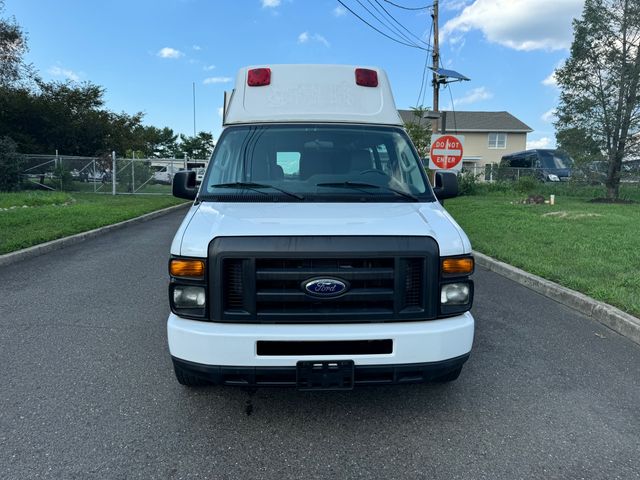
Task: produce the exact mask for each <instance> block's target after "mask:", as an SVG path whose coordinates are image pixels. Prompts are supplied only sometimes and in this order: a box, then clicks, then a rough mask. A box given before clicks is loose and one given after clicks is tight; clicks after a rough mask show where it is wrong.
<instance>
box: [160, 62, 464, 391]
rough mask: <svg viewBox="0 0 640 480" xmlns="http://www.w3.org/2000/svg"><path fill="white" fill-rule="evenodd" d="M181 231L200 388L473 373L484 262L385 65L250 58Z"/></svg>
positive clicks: (179, 257) (179, 284)
mask: <svg viewBox="0 0 640 480" xmlns="http://www.w3.org/2000/svg"><path fill="white" fill-rule="evenodd" d="M223 125H224V130H223V132H222V134H221V136H220V139H219V141H218V143H217V145H216V147H215V150H214V152H213V155H212V157H211V161H210V162H209V165H208V167H207V171H206V173H205V175H204V179H203V181H202V184H201V185H200V186H199V187H196V177H195V172H180V173H178V174H176V176H175V179H174V183H173V193H174V195H176V196H178V197H181V198H188V199H193V200H194V203H193V206H192V207H191V209H190V210H189V212H188V213H187V215H186V217H185V219H184V221H183V222H182V225H181V226H180V228H179V229H178V231H177V233H176V235H175V238H174V240H173V244H172V245H171V258H170V260H169V272H170V276H171V280H170V285H169V302H170V305H171V314H170V315H169V320H168V325H167V330H168V340H169V350H170V352H171V357H172V360H173V365H174V368H175V373H176V377H177V379H178V381H179V382H180V383H182V384H183V385H188V386H198V385H203V384H209V383H212V384H224V385H240V386H248V387H255V386H296V387H297V388H299V389H304V390H314V389H318V390H322V389H350V388H353V386H354V385H380V384H402V383H415V382H424V381H451V380H455V379H456V378H457V377H458V375H459V374H460V371H461V369H462V365H463V364H464V362H465V361H466V360H467V359H468V357H469V353H470V351H471V344H472V342H473V334H474V320H473V317H472V316H471V313H470V312H469V310H470V309H471V304H472V301H473V281H472V280H471V279H470V275H471V274H472V273H473V268H474V262H473V257H472V256H471V245H470V243H469V240H468V238H467V236H466V235H465V233H464V232H463V231H462V229H461V228H460V227H459V226H458V225H457V224H456V222H455V221H454V220H453V219H452V218H451V216H450V215H449V214H448V213H447V211H446V210H445V209H444V208H443V207H442V205H441V204H440V202H439V201H438V199H440V200H442V199H444V198H447V197H451V196H455V195H456V194H457V181H456V177H455V175H453V174H444V173H441V174H437V180H436V184H437V185H439V186H438V187H436V188H432V187H431V186H430V184H429V181H428V179H427V176H426V175H425V171H424V169H423V168H422V166H421V162H420V158H419V156H418V153H417V152H416V150H415V148H414V146H413V145H412V143H411V141H410V139H409V137H408V136H407V134H406V132H405V130H404V129H403V126H402V121H401V119H400V117H399V115H398V112H397V110H396V106H395V104H394V100H393V96H392V94H391V88H390V86H389V82H388V80H387V76H386V74H385V72H384V71H383V70H382V69H380V68H375V67H366V68H361V67H353V66H345V65H270V66H255V67H246V68H243V69H241V70H240V72H239V73H238V76H237V79H236V84H235V88H234V90H233V92H232V93H231V94H230V95H227V96H225V107H224V115H223Z"/></svg>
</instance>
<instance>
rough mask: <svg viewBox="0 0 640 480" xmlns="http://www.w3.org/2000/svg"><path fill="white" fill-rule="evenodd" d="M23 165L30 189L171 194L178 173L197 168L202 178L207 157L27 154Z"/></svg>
mask: <svg viewBox="0 0 640 480" xmlns="http://www.w3.org/2000/svg"><path fill="white" fill-rule="evenodd" d="M22 165H23V168H22V175H21V177H22V183H23V187H24V188H27V189H40V190H57V191H69V192H92V193H103V194H112V195H116V194H147V195H170V194H171V183H172V181H173V176H174V175H175V173H176V172H179V171H181V170H196V172H197V173H198V177H199V178H201V177H202V174H203V173H204V168H205V167H206V165H207V160H203V159H175V158H118V157H115V156H114V155H111V156H108V155H106V156H101V157H77V156H68V155H23V162H22Z"/></svg>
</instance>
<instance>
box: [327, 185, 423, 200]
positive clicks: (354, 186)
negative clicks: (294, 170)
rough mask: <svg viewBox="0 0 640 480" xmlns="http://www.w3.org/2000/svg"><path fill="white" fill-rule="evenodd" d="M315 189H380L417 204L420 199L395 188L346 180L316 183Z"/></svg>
mask: <svg viewBox="0 0 640 480" xmlns="http://www.w3.org/2000/svg"><path fill="white" fill-rule="evenodd" d="M316 187H337V188H353V189H355V190H362V191H364V190H363V189H364V188H381V189H382V190H387V191H388V192H392V193H395V194H396V195H400V196H402V197H405V198H409V199H411V200H413V201H414V202H419V201H420V199H419V198H418V197H416V196H415V195H412V194H410V193H407V192H403V191H402V190H397V189H395V188H391V187H387V186H385V185H375V184H373V183H364V182H351V181H349V180H347V181H346V182H329V183H318V184H316Z"/></svg>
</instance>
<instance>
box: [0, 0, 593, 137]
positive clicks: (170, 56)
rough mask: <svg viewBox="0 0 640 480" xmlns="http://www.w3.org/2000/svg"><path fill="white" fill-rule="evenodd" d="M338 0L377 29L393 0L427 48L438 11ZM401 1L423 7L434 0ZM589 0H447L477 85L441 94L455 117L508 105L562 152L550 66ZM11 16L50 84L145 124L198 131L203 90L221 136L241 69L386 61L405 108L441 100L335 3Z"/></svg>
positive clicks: (62, 10)
mask: <svg viewBox="0 0 640 480" xmlns="http://www.w3.org/2000/svg"><path fill="white" fill-rule="evenodd" d="M342 1H343V3H344V4H345V5H346V6H347V7H349V8H350V9H351V10H353V11H354V12H356V13H357V14H358V15H360V16H361V17H363V18H364V19H365V20H368V21H369V23H371V24H372V25H374V26H376V27H377V28H379V29H381V30H383V29H384V27H383V26H381V25H380V24H379V23H376V20H375V19H374V18H372V17H371V16H370V14H369V13H368V12H367V11H366V10H365V9H364V8H363V6H366V7H367V8H368V9H369V10H372V11H374V12H375V10H373V8H372V5H374V6H375V7H377V8H378V11H379V12H381V9H380V7H379V5H383V6H384V7H385V8H386V10H387V11H388V12H389V13H390V14H391V15H392V16H393V17H394V18H395V19H396V20H397V21H398V23H399V24H402V26H403V27H405V28H406V29H407V30H408V31H410V32H411V33H412V34H414V35H415V36H416V37H418V38H419V39H422V40H423V41H424V42H427V43H430V40H429V33H430V28H429V25H430V20H431V19H430V10H425V9H422V10H405V9H400V8H398V7H396V6H394V5H392V4H390V3H388V2H387V1H386V0H379V3H376V2H375V0H342ZM393 3H396V4H398V5H402V6H405V7H412V8H418V7H423V6H427V5H430V4H432V3H433V0H393ZM583 4H584V0H440V21H439V26H440V37H439V38H440V46H441V50H440V55H441V61H442V63H443V65H444V67H445V68H450V69H454V70H457V71H459V72H461V73H462V74H464V75H465V76H467V77H469V78H470V79H471V81H469V82H464V83H455V84H452V85H451V86H450V88H448V89H445V90H443V91H441V93H440V108H441V109H451V107H452V102H451V99H453V108H455V109H456V110H478V111H502V110H506V111H508V112H510V113H512V114H513V115H515V116H516V117H518V118H519V119H520V120H522V121H523V122H525V123H526V124H527V125H529V126H530V127H531V128H532V129H533V130H534V131H533V132H532V133H531V134H529V136H528V146H529V147H532V148H534V147H537V148H543V147H553V146H555V134H554V128H553V124H552V122H553V109H554V108H555V106H556V105H557V101H558V89H557V87H556V85H555V82H554V78H553V71H554V69H555V68H557V67H558V66H559V65H561V64H562V62H563V61H564V60H565V59H566V58H567V56H568V55H569V50H568V49H569V47H570V45H571V40H572V36H573V32H572V26H571V22H572V19H573V18H574V17H579V16H580V14H581V12H582V8H583ZM376 13H377V12H376ZM5 14H8V15H13V16H15V18H16V20H17V22H18V23H19V24H20V25H21V26H22V27H23V29H24V30H25V31H26V33H27V35H28V41H29V47H30V51H29V53H28V55H27V60H28V61H29V62H31V63H33V64H34V66H35V67H36V68H37V69H38V70H39V72H40V74H41V75H42V76H43V77H44V78H45V79H48V80H65V79H70V80H72V81H78V82H82V81H91V82H93V83H96V84H98V85H101V86H103V87H104V88H105V89H106V95H105V97H106V101H107V107H108V108H110V109H111V110H114V111H118V112H120V111H125V112H127V113H130V114H133V113H135V112H138V111H141V112H144V113H145V117H144V123H145V124H147V125H155V126H158V127H164V126H168V127H171V128H173V129H174V130H175V131H176V132H177V133H184V134H187V135H192V134H193V84H194V83H195V93H196V102H195V110H196V128H197V130H198V131H201V130H203V131H208V132H212V133H213V134H214V136H216V137H217V136H218V135H219V133H220V131H221V107H222V101H223V92H224V90H231V89H232V88H233V80H234V79H235V75H236V72H237V70H238V69H239V68H240V67H242V66H245V65H257V64H259V65H262V64H266V65H268V64H276V63H326V64H352V65H364V66H366V65H374V66H379V67H382V68H383V69H385V70H386V72H387V74H388V75H389V79H390V81H391V86H392V89H393V92H394V97H395V101H396V105H397V107H398V108H401V109H408V108H410V107H412V106H415V105H418V104H422V105H425V106H428V107H431V106H432V90H431V84H430V82H428V83H427V85H426V87H425V88H424V89H422V91H423V95H422V96H420V97H419V93H420V90H421V85H422V76H423V71H424V65H425V60H427V58H426V57H427V53H426V52H425V51H423V50H420V49H417V48H412V47H409V46H405V45H400V44H398V43H395V42H393V41H392V40H389V39H387V38H386V37H384V36H382V35H381V34H380V33H378V32H376V31H375V30H373V29H372V28H370V27H369V26H367V25H366V24H364V23H362V22H361V21H360V20H359V19H358V18H356V17H355V16H354V15H353V14H352V13H351V12H349V11H348V10H347V9H346V8H344V7H343V6H342V5H340V3H339V2H337V0H126V1H125V0H103V1H98V0H55V1H52V0H5ZM378 16H380V13H378ZM394 25H396V26H397V25H398V24H394ZM383 31H385V32H387V33H389V34H390V35H392V36H394V37H398V34H397V32H393V31H391V32H389V31H388V30H383ZM402 31H403V32H405V31H404V30H402ZM416 43H417V41H416ZM428 61H429V64H431V59H430V58H429V60H428Z"/></svg>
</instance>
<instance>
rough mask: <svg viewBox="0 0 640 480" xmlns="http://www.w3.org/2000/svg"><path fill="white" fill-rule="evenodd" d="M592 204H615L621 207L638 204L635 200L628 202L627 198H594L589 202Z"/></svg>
mask: <svg viewBox="0 0 640 480" xmlns="http://www.w3.org/2000/svg"><path fill="white" fill-rule="evenodd" d="M589 202H590V203H614V204H620V205H630V204H632V203H637V202H635V201H634V200H628V199H626V198H592V199H591V200H589Z"/></svg>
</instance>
